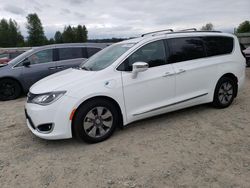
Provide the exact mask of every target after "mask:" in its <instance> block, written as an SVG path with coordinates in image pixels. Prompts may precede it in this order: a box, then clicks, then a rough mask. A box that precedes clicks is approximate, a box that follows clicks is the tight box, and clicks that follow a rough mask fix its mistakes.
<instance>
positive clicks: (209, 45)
mask: <svg viewBox="0 0 250 188" xmlns="http://www.w3.org/2000/svg"><path fill="white" fill-rule="evenodd" d="M202 39H203V42H204V46H205V48H206V52H207V56H208V57H211V56H216V55H223V54H229V53H231V52H232V51H233V46H234V39H233V38H232V37H224V36H218V37H217V36H216V37H215V36H211V37H210V36H208V37H202Z"/></svg>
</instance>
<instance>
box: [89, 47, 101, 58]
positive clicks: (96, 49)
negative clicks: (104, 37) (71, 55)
mask: <svg viewBox="0 0 250 188" xmlns="http://www.w3.org/2000/svg"><path fill="white" fill-rule="evenodd" d="M100 50H101V49H100V48H87V53H88V57H91V56H92V55H94V54H95V53H97V52H99V51H100Z"/></svg>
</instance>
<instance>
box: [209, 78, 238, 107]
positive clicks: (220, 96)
mask: <svg viewBox="0 0 250 188" xmlns="http://www.w3.org/2000/svg"><path fill="white" fill-rule="evenodd" d="M236 84H237V83H235V81H233V80H232V79H230V78H227V77H223V78H221V79H220V80H219V81H218V83H217V85H216V88H215V92H214V100H213V105H214V106H215V107H217V108H226V107H228V106H230V104H232V102H233V100H234V98H235V96H236V92H237V91H236V90H237V85H236Z"/></svg>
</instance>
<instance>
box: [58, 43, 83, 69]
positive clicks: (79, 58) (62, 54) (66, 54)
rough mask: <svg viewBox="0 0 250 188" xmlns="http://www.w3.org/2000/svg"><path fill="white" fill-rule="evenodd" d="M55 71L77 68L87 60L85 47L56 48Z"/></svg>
mask: <svg viewBox="0 0 250 188" xmlns="http://www.w3.org/2000/svg"><path fill="white" fill-rule="evenodd" d="M56 53H57V55H56V56H57V61H56V67H57V69H56V71H57V72H58V71H61V70H65V69H68V68H73V67H79V65H80V64H81V63H82V62H83V61H84V60H85V59H86V58H87V51H86V48H85V47H64V48H57V49H56Z"/></svg>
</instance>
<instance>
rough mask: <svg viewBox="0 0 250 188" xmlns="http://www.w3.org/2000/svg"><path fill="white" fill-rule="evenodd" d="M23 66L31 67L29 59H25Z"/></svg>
mask: <svg viewBox="0 0 250 188" xmlns="http://www.w3.org/2000/svg"><path fill="white" fill-rule="evenodd" d="M23 66H24V67H29V66H30V61H29V60H28V59H25V60H24V61H23Z"/></svg>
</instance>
